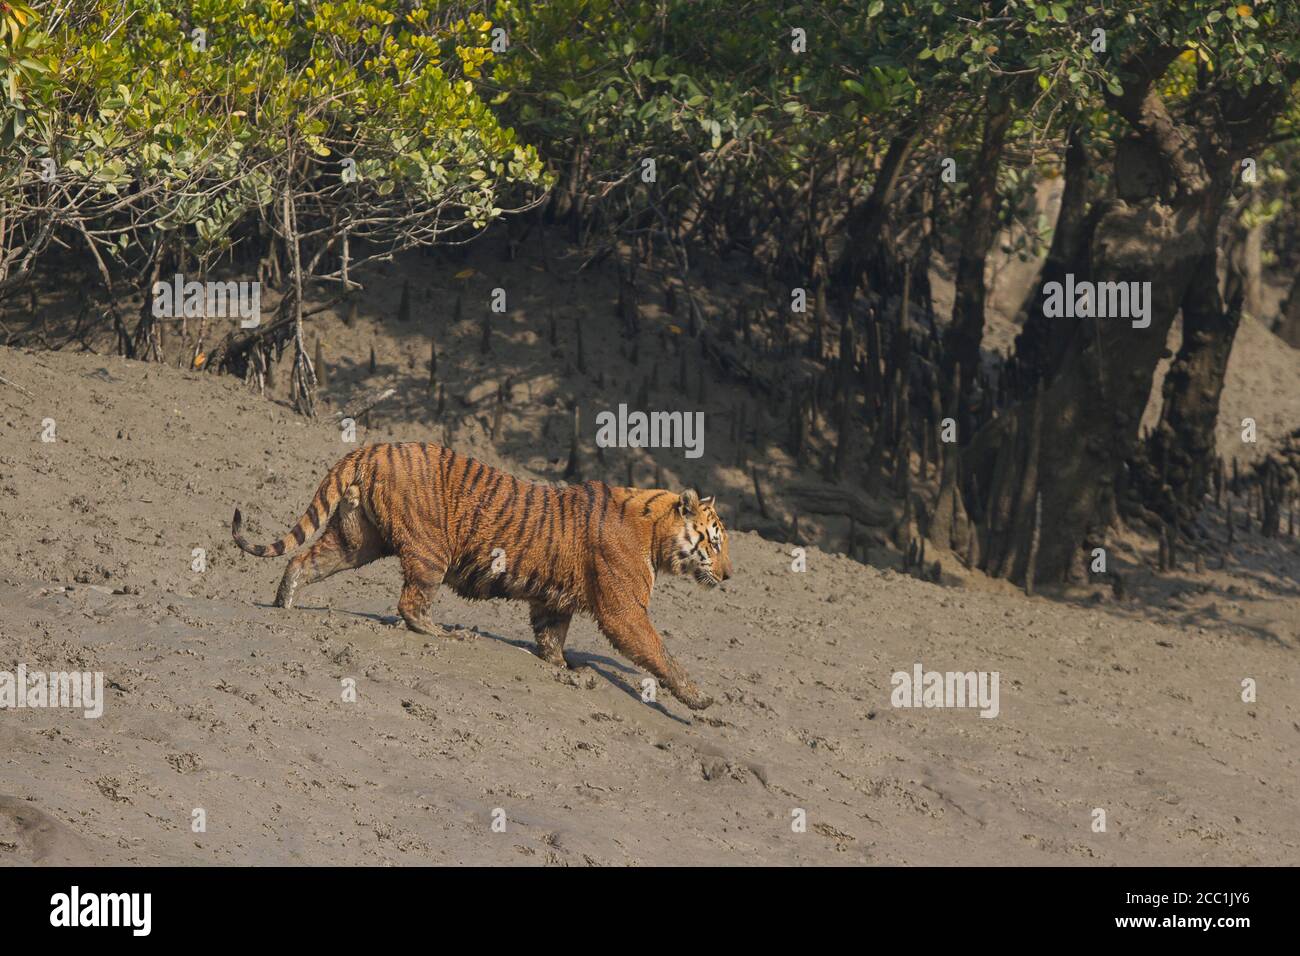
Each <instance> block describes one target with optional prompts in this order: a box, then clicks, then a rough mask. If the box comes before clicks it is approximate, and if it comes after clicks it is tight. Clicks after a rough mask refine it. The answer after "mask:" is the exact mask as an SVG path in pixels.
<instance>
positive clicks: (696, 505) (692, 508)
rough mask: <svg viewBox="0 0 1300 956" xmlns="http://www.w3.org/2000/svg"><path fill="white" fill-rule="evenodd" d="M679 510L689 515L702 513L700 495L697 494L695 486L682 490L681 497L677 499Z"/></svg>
mask: <svg viewBox="0 0 1300 956" xmlns="http://www.w3.org/2000/svg"><path fill="white" fill-rule="evenodd" d="M677 510H678V511H680V512H681V513H682V514H684V515H687V516H691V515H697V514H699V513H700V496H699V495H698V494H696V492H695V489H694V488H687V489H686V490H685V491H683V492H682V494H681V497H680V498H678V499H677Z"/></svg>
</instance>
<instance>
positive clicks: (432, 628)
mask: <svg viewBox="0 0 1300 956" xmlns="http://www.w3.org/2000/svg"><path fill="white" fill-rule="evenodd" d="M405 620H406V626H407V627H409V628H410V629H411V630H413V631H415V633H416V634H441V633H442V628H440V627H439V626H438V625H437V624H434V623H433V618H431V617H417V616H415V615H414V614H412V615H410V616H409V617H406V618H405Z"/></svg>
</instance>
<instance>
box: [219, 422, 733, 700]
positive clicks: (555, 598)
mask: <svg viewBox="0 0 1300 956" xmlns="http://www.w3.org/2000/svg"><path fill="white" fill-rule="evenodd" d="M327 521H328V525H327V527H326V529H325V532H324V534H322V535H321V536H320V538H319V539H318V540H317V541H316V542H315V543H314V544H313V545H312V546H311V548H310V549H308V550H307V551H304V552H301V553H299V554H296V555H295V556H294V557H293V558H292V559H291V560H290V561H289V564H288V566H287V567H286V568H285V570H284V576H283V577H282V578H281V579H280V586H279V589H278V590H277V591H276V596H275V606H277V607H281V608H289V607H292V605H293V600H294V595H295V592H296V591H297V590H298V588H299V587H302V586H304V585H307V584H312V583H314V582H316V581H320V580H323V579H324V578H327V577H329V576H330V575H332V574H336V573H338V572H339V571H343V570H346V569H349V568H359V567H362V566H363V565H366V564H369V563H370V562H372V561H375V560H377V559H379V558H383V557H387V556H390V555H396V556H397V559H398V561H399V563H400V564H401V569H402V591H401V595H400V597H399V598H398V603H397V609H398V612H399V613H400V614H401V616H402V619H403V620H404V621H405V622H406V626H407V627H409V628H410V629H411V630H412V631H415V632H416V633H419V634H434V633H437V630H436V626H435V624H434V622H433V620H432V618H431V617H430V608H431V606H432V604H433V601H434V599H435V597H436V594H437V591H438V588H439V587H440V586H441V585H443V584H446V585H448V586H450V587H451V589H452V590H453V591H454V592H455V593H457V594H459V595H461V596H462V597H465V598H470V599H475V600H485V599H489V598H507V599H511V600H519V601H527V602H528V605H529V617H530V623H531V625H532V630H533V636H534V639H535V641H536V644H537V650H536V653H537V655H538V656H539V657H540V658H542V659H543V660H544V661H546V662H547V663H549V664H552V665H554V666H556V667H568V666H571V665H570V664H569V662H568V661H567V660H566V658H565V656H564V641H565V638H566V637H567V636H568V631H569V623H570V621H571V620H572V618H573V615H574V614H575V613H583V614H586V615H588V616H590V617H591V618H593V619H594V620H595V622H596V625H597V627H598V628H599V629H600V631H601V633H603V634H604V635H605V637H606V638H607V639H608V640H609V641H610V643H611V644H612V645H613V646H614V648H615V649H616V650H618V651H619V652H620V653H621V654H623V656H625V657H626V658H627V659H628V660H630V661H632V663H634V664H636V665H637V666H638V667H640V668H642V669H644V670H646V671H649V672H650V673H651V674H652V675H654V677H655V678H656V679H657V680H658V682H659V684H660V685H662V686H663V687H666V688H667V689H668V690H669V692H670V693H672V694H673V696H675V697H676V698H677V699H678V700H680V701H681V702H682V703H684V704H685V705H686V706H687V707H689V708H691V709H693V710H703V709H704V708H706V707H708V706H710V705H711V704H712V703H713V698H712V697H710V696H708V695H706V694H705V693H704V692H703V691H702V690H701V689H700V688H699V687H698V686H697V685H696V684H695V682H694V681H693V680H691V678H690V677H689V675H688V674H687V673H686V670H685V668H684V667H682V665H681V664H680V663H679V662H678V661H677V659H676V658H674V657H673V656H672V655H671V654H669V653H668V651H667V650H666V649H665V647H664V642H663V639H662V638H661V637H660V635H659V632H658V631H656V630H655V628H654V625H653V624H651V623H650V616H649V605H650V595H651V591H652V590H653V588H654V583H655V577H656V576H657V575H659V574H662V573H664V572H668V573H670V574H674V575H679V576H684V577H690V578H692V579H694V581H695V582H696V583H698V584H699V585H701V586H703V587H704V588H709V589H711V588H716V587H718V585H719V584H721V583H722V582H723V581H726V580H727V579H728V578H730V577H731V572H732V564H731V552H730V543H729V540H728V534H727V529H726V528H725V527H724V525H723V523H722V520H721V518H720V517H719V515H718V508H717V502H716V499H715V498H714V497H712V496H710V497H703V498H702V497H700V495H699V493H698V492H697V491H695V490H694V489H691V488H688V489H686V490H684V491H682V492H681V493H680V494H678V493H674V492H671V491H665V490H662V489H649V490H643V489H636V488H620V487H610V486H609V485H607V484H605V483H604V482H601V481H586V482H583V483H581V484H574V485H568V486H565V487H552V486H550V485H544V484H535V483H532V482H528V481H521V480H520V479H518V478H515V477H514V476H513V475H511V474H509V473H507V472H505V471H502V470H500V469H498V468H493V467H492V466H490V465H486V464H484V463H482V462H480V461H477V460H475V459H473V458H469V457H467V456H465V455H462V454H458V453H456V452H455V451H453V450H451V449H449V448H445V447H442V446H440V445H434V444H428V443H423V442H419V443H417V442H402V443H400V444H392V443H383V444H373V445H367V446H364V447H362V448H358V449H356V450H355V451H353V452H351V453H350V454H348V455H346V456H344V457H343V458H342V459H341V460H340V461H339V462H338V463H337V464H335V465H334V467H333V468H331V469H330V470H329V472H328V473H327V474H326V475H325V477H324V479H322V481H321V483H320V487H319V488H318V489H317V490H316V497H315V498H314V499H313V500H312V503H311V505H310V506H308V508H307V510H306V512H305V513H304V514H303V515H302V517H301V518H299V519H298V522H297V523H296V524H295V525H294V526H293V528H292V529H290V530H289V531H288V532H287V533H286V534H285V535H284V537H282V538H280V539H279V540H278V541H276V542H274V543H273V544H269V545H261V544H250V543H249V542H248V541H247V540H245V538H244V536H243V534H242V533H241V527H242V523H243V519H242V516H241V514H240V511H239V509H238V508H236V509H235V515H234V518H233V520H232V522H231V529H230V530H231V535H232V536H233V537H234V539H235V543H236V544H237V545H238V546H239V547H240V549H241V550H243V551H245V552H247V553H248V554H251V555H255V556H257V557H278V556H280V555H284V554H288V553H290V552H291V551H295V550H296V549H298V548H299V547H301V546H302V545H303V544H305V543H306V541H307V539H308V538H309V537H311V536H312V535H314V534H315V533H316V532H317V531H318V530H319V529H320V527H321V525H323V524H326V522H327Z"/></svg>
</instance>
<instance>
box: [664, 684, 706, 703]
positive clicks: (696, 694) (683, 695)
mask: <svg viewBox="0 0 1300 956" xmlns="http://www.w3.org/2000/svg"><path fill="white" fill-rule="evenodd" d="M669 690H670V691H672V695H673V696H674V697H676V698H677V699H678V700H680V701H681V702H682V703H683V704H685V705H686V706H687V707H689V708H690V709H691V710H704V709H705V708H706V707H709V706H711V705H712V704H713V698H712V697H710V696H709V695H708V694H706V693H704V691H702V690H700V689H699V687H697V686H696V684H695V682H694V681H687V682H686V684H685V685H683V686H680V687H670V688H669Z"/></svg>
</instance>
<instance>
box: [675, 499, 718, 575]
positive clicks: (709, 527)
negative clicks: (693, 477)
mask: <svg viewBox="0 0 1300 956" xmlns="http://www.w3.org/2000/svg"><path fill="white" fill-rule="evenodd" d="M673 508H674V510H675V511H676V514H677V517H678V519H679V520H680V521H681V525H680V526H679V527H678V528H677V534H676V537H675V539H674V540H673V544H672V557H671V559H670V562H669V567H670V569H671V570H672V573H673V574H681V575H690V576H691V577H693V578H695V580H696V582H697V583H699V584H702V585H704V587H706V588H716V587H717V586H718V585H719V584H721V583H722V582H723V581H725V580H727V578H729V577H731V550H730V545H729V544H728V542H727V529H726V528H725V527H723V525H722V519H721V518H719V517H718V510H717V507H716V502H715V500H714V498H713V496H711V495H710V496H709V497H708V498H701V497H700V496H699V495H698V494H696V492H695V490H694V489H692V488H688V489H687V490H686V491H683V492H682V493H681V495H680V497H678V499H677V501H676V502H675V503H674V505H673Z"/></svg>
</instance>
